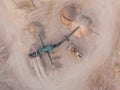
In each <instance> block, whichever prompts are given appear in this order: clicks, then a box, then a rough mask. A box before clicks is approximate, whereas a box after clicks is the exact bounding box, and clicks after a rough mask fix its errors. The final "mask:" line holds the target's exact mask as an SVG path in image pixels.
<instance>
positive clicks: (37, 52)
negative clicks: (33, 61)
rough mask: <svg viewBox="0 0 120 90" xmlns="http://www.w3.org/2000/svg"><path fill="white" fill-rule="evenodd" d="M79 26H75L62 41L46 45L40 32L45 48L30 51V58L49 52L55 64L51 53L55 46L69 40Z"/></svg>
mask: <svg viewBox="0 0 120 90" xmlns="http://www.w3.org/2000/svg"><path fill="white" fill-rule="evenodd" d="M79 28H80V27H79V26H78V27H76V28H75V29H74V30H73V31H72V32H71V33H70V34H69V35H68V36H66V38H65V39H63V40H62V41H61V42H59V43H57V44H50V45H46V46H45V45H44V43H43V40H42V39H41V36H40V34H39V37H40V41H41V43H42V46H43V48H41V49H39V50H37V51H35V52H33V53H30V54H29V57H30V58H34V57H36V56H39V55H42V54H44V53H47V54H48V57H49V58H50V62H51V64H53V62H52V58H51V55H50V52H51V51H53V50H54V49H55V48H57V47H59V46H60V45H61V44H62V43H63V42H65V41H66V40H68V39H69V37H70V36H71V35H72V34H73V33H74V32H75V31H77V30H78V29H79Z"/></svg>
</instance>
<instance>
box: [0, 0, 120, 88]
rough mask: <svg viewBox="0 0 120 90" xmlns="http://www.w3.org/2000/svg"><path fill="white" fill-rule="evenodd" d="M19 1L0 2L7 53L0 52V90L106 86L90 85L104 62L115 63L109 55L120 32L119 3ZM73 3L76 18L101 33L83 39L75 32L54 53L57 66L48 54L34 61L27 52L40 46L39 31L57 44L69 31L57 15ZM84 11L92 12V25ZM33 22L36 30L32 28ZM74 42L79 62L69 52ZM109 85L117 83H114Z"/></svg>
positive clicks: (0, 34)
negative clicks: (80, 55)
mask: <svg viewBox="0 0 120 90" xmlns="http://www.w3.org/2000/svg"><path fill="white" fill-rule="evenodd" d="M20 1H22V0H20ZM20 1H19V0H1V1H0V39H1V42H0V43H2V44H4V45H1V44H0V45H1V49H0V54H1V55H2V54H4V56H3V57H2V56H1V55H0V59H1V60H0V90H107V89H100V88H98V89H90V87H89V86H88V82H89V81H88V79H89V78H88V77H89V76H90V75H91V73H93V72H94V71H95V70H97V69H98V68H101V66H102V67H103V66H106V65H105V64H106V62H109V61H110V62H112V64H113V62H115V61H116V59H115V58H113V59H111V58H112V57H113V56H114V53H115V49H116V45H117V41H118V36H119V14H120V13H119V10H120V8H119V7H118V6H119V5H120V2H119V1H118V0H116V1H114V0H81V1H80V0H74V1H72V0H63V1H60V0H45V1H44V0H43V1H41V2H40V1H39V0H34V1H33V2H32V3H30V4H25V5H27V6H26V7H25V8H24V7H23V6H22V7H23V8H22V7H21V8H19V7H17V6H19V5H20V4H21V3H20ZM28 1H29V0H28ZM26 2H27V0H26ZM22 4H23V3H22ZM33 4H34V5H33ZM71 5H73V6H75V7H76V8H77V15H76V16H77V20H76V22H78V23H83V24H85V25H87V26H88V28H90V29H91V30H93V31H95V32H97V33H98V34H99V35H96V34H95V33H94V32H92V33H90V34H89V35H87V36H84V37H82V38H76V37H75V36H72V37H71V38H70V41H69V42H65V43H64V44H62V45H61V46H60V47H59V48H57V49H55V51H54V54H53V52H52V53H51V56H52V58H53V62H54V65H50V61H49V58H48V56H47V55H46V54H45V55H43V56H42V58H39V57H37V58H34V59H30V58H29V57H28V54H29V53H30V52H31V51H35V49H36V48H38V47H41V44H40V42H39V37H38V32H40V31H42V32H43V33H45V36H44V38H43V41H44V43H45V44H46V45H47V44H50V43H56V42H59V41H60V40H62V39H63V38H64V36H65V35H68V34H69V33H70V30H69V28H68V27H67V26H65V25H63V24H62V23H61V21H60V16H59V15H60V10H61V9H62V8H64V7H65V6H71ZM82 15H83V16H88V17H89V19H90V20H92V23H91V24H89V19H88V18H87V19H85V18H81V16H82ZM31 23H32V25H34V26H35V28H36V29H37V30H38V32H35V33H34V32H32V33H31V32H30V30H31V28H30V25H31ZM41 28H42V29H41ZM70 42H71V43H74V44H75V45H76V46H77V47H78V49H79V51H80V52H81V54H82V58H81V61H80V62H79V61H77V60H76V57H74V55H72V54H71V53H70V52H69V51H68V50H67V48H66V47H67V46H68V45H69V44H70ZM3 47H4V49H3ZM3 52H4V53H3ZM110 65H111V64H110ZM108 74H109V73H108ZM103 75H104V74H103ZM108 76H109V75H108ZM91 83H92V82H91ZM110 85H111V86H112V85H113V83H112V82H111V81H110ZM108 86H109V85H108ZM113 86H114V85H113ZM101 87H102V86H101ZM108 90H110V89H108ZM111 90H115V89H113V88H111Z"/></svg>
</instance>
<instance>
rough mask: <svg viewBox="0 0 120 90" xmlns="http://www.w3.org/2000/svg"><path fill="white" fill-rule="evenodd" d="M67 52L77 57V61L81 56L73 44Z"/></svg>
mask: <svg viewBox="0 0 120 90" xmlns="http://www.w3.org/2000/svg"><path fill="white" fill-rule="evenodd" d="M68 50H70V52H71V53H72V54H73V55H75V56H76V57H77V60H79V61H80V60H81V54H80V52H79V51H78V49H77V48H76V47H75V45H73V44H71V45H69V47H68Z"/></svg>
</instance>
